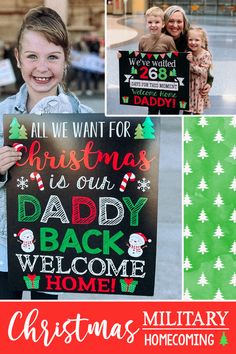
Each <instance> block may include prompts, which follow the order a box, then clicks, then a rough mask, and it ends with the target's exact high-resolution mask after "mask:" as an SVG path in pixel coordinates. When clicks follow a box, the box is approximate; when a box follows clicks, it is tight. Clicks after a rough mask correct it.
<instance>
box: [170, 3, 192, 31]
mask: <svg viewBox="0 0 236 354" xmlns="http://www.w3.org/2000/svg"><path fill="white" fill-rule="evenodd" d="M176 12H180V13H181V14H182V15H183V20H184V29H183V34H185V33H186V32H187V31H188V29H189V26H190V25H189V21H188V19H187V16H186V13H185V11H184V9H183V8H182V7H181V6H178V5H172V6H169V7H167V9H166V10H165V11H164V21H165V24H167V23H168V22H169V20H170V17H171V16H172V15H174V14H175V13H176Z"/></svg>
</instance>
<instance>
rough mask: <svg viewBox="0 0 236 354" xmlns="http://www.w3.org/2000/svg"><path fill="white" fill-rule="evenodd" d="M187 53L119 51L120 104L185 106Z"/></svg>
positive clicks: (171, 107)
mask: <svg viewBox="0 0 236 354" xmlns="http://www.w3.org/2000/svg"><path fill="white" fill-rule="evenodd" d="M186 56H187V53H179V52H170V53H141V52H137V51H120V52H119V72H120V104H122V105H134V106H148V107H157V108H160V109H161V108H165V109H174V108H176V109H185V110H187V109H188V108H189V61H188V60H187V59H186Z"/></svg>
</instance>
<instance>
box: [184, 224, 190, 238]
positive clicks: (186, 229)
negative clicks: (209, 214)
mask: <svg viewBox="0 0 236 354" xmlns="http://www.w3.org/2000/svg"><path fill="white" fill-rule="evenodd" d="M184 237H185V238H187V239H188V238H189V237H192V232H191V230H190V228H189V227H188V225H186V226H185V228H184Z"/></svg>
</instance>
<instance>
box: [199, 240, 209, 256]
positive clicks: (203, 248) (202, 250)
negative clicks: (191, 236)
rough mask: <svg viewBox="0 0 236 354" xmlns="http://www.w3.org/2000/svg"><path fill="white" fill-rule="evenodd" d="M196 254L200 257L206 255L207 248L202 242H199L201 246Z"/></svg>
mask: <svg viewBox="0 0 236 354" xmlns="http://www.w3.org/2000/svg"><path fill="white" fill-rule="evenodd" d="M198 253H201V254H202V255H204V254H205V253H208V248H207V246H206V244H205V242H204V241H202V242H201V244H200V246H199V248H198Z"/></svg>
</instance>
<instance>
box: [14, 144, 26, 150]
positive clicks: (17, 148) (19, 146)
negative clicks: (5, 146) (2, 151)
mask: <svg viewBox="0 0 236 354" xmlns="http://www.w3.org/2000/svg"><path fill="white" fill-rule="evenodd" d="M23 146H24V145H23V144H20V143H14V144H13V147H14V149H15V150H16V151H20V149H21V148H22V147H23Z"/></svg>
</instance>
